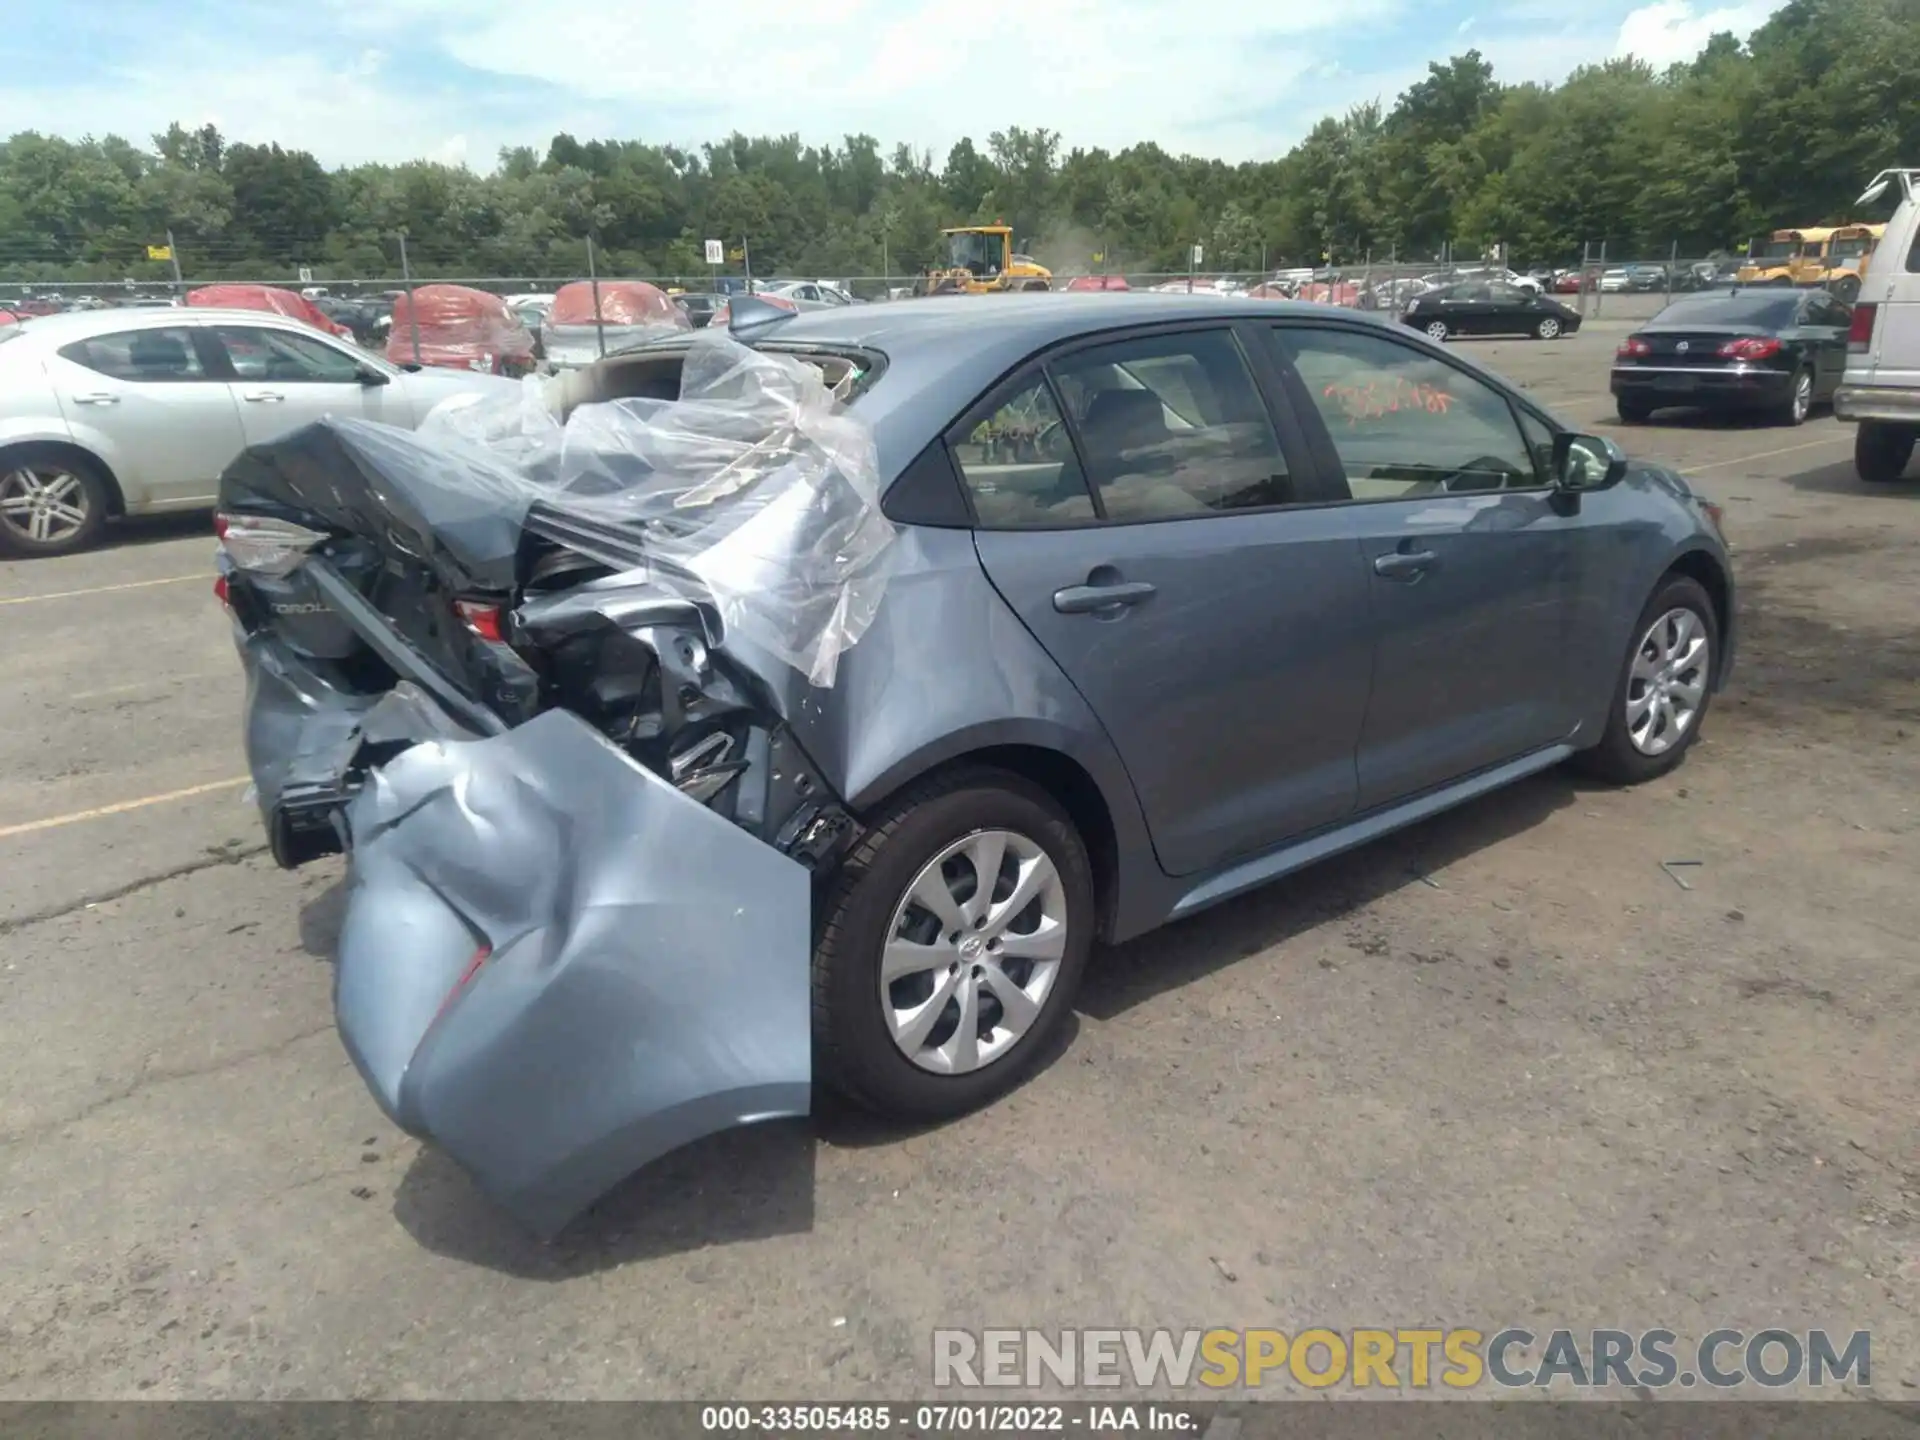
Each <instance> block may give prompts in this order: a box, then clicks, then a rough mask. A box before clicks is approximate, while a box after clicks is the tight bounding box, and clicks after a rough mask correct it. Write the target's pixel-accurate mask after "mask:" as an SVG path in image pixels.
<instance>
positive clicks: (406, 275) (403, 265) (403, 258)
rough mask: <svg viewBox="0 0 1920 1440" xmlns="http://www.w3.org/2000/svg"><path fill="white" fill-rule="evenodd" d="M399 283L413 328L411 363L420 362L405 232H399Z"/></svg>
mask: <svg viewBox="0 0 1920 1440" xmlns="http://www.w3.org/2000/svg"><path fill="white" fill-rule="evenodd" d="M400 283H401V284H402V285H404V286H406V287H407V324H408V326H409V327H411V329H412V330H413V363H414V365H415V366H418V365H419V364H420V307H419V306H418V305H416V304H415V303H414V300H413V271H412V269H411V268H410V267H409V266H408V265H407V233H406V231H404V230H403V231H401V232H400Z"/></svg>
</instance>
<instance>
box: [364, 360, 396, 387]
mask: <svg viewBox="0 0 1920 1440" xmlns="http://www.w3.org/2000/svg"><path fill="white" fill-rule="evenodd" d="M359 380H360V383H361V384H362V385H365V386H367V387H368V388H369V389H372V388H374V387H376V386H380V385H391V384H392V383H393V377H392V376H390V375H388V374H387V372H386V371H384V370H376V369H374V368H373V367H372V366H371V365H369V366H367V367H366V368H365V369H363V370H361V371H360V373H359Z"/></svg>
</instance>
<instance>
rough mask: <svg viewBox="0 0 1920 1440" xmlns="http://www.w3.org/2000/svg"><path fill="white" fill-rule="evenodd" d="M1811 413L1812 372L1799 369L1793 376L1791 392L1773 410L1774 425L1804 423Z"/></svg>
mask: <svg viewBox="0 0 1920 1440" xmlns="http://www.w3.org/2000/svg"><path fill="white" fill-rule="evenodd" d="M1812 413H1813V372H1812V371H1811V370H1801V371H1799V372H1797V373H1796V374H1795V375H1794V377H1793V392H1792V394H1791V395H1789V396H1788V397H1787V399H1786V400H1784V401H1783V402H1781V404H1780V406H1779V407H1778V408H1777V409H1775V411H1774V412H1773V421H1774V424H1776V425H1804V424H1806V423H1807V416H1809V415H1811V414H1812Z"/></svg>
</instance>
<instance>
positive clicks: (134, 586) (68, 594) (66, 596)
mask: <svg viewBox="0 0 1920 1440" xmlns="http://www.w3.org/2000/svg"><path fill="white" fill-rule="evenodd" d="M211 579H213V577H212V576H211V575H169V576H168V577H167V578H166V579H164V580H129V581H127V582H126V583H125V584H123V585H95V586H94V587H93V588H92V589H91V590H56V591H54V593H53V594H51V595H15V596H13V597H12V598H11V599H7V600H0V605H31V604H33V603H34V602H35V601H38V600H72V599H74V598H75V597H76V596H80V595H105V594H107V593H109V592H110V591H114V590H145V589H147V588H149V587H150V586H154V585H179V584H183V583H184V582H186V581H188V580H211Z"/></svg>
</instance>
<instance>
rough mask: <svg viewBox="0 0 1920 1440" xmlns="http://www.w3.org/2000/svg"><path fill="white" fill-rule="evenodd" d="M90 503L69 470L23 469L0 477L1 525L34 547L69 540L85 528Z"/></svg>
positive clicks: (85, 488) (77, 480) (78, 480)
mask: <svg viewBox="0 0 1920 1440" xmlns="http://www.w3.org/2000/svg"><path fill="white" fill-rule="evenodd" d="M91 504H92V502H91V501H90V500H89V499H88V496H87V487H86V485H85V483H84V482H82V480H81V479H80V477H79V476H78V475H75V474H74V473H73V472H72V471H71V470H62V469H59V468H57V467H53V466H46V467H41V468H38V469H35V468H31V467H27V466H22V467H21V468H19V469H17V470H9V471H8V472H6V473H5V474H4V475H0V525H5V526H6V527H7V529H9V530H11V531H12V532H13V533H14V534H15V535H18V536H19V537H20V538H21V539H22V540H30V541H32V542H33V543H34V544H36V545H57V544H59V543H61V542H62V541H65V540H71V539H72V538H73V537H74V536H75V535H77V534H79V533H80V531H81V529H82V528H83V527H84V526H85V525H86V523H87V520H88V518H89V511H90V508H91Z"/></svg>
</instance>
